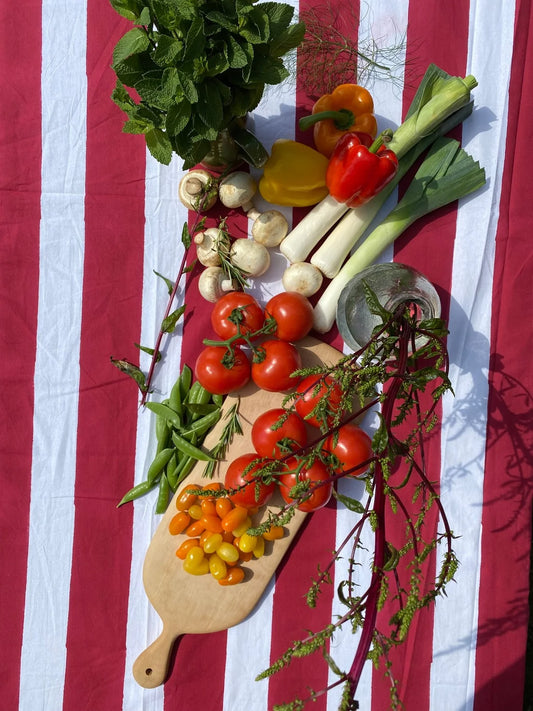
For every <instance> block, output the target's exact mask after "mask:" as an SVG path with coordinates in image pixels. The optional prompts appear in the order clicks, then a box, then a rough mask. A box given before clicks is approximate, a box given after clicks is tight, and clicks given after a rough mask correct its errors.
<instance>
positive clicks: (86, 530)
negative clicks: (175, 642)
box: [64, 2, 145, 711]
mask: <svg viewBox="0 0 533 711" xmlns="http://www.w3.org/2000/svg"><path fill="white" fill-rule="evenodd" d="M87 26H88V40H87V45H88V46H87V75H88V109H87V111H88V116H87V167H86V200H85V209H86V216H85V225H86V231H85V265H84V284H83V308H82V328H81V344H80V399H79V422H78V439H77V469H76V484H75V507H76V515H75V528H74V543H73V561H74V564H73V569H72V579H71V590H70V610H69V620H68V630H67V662H66V678H65V691H64V709H65V711H70V710H71V709H72V711H82V710H83V709H95V708H99V709H117V708H121V707H122V692H123V683H124V674H125V673H131V672H130V670H126V669H125V668H124V662H125V640H126V620H127V612H128V591H129V574H130V563H131V536H132V513H133V511H132V508H131V507H124V508H123V509H121V510H120V511H117V509H116V504H117V502H118V501H119V500H120V498H121V497H122V495H123V494H124V493H125V491H127V490H128V489H129V488H130V486H131V485H132V483H133V474H134V458H135V436H136V427H135V424H136V423H135V417H132V416H131V413H134V412H135V411H136V406H137V402H138V391H137V389H136V387H135V385H134V384H133V381H131V380H130V379H128V378H127V377H126V376H124V375H122V374H120V373H119V372H118V371H117V370H116V369H115V368H114V367H113V365H112V364H111V363H110V356H115V357H121V358H122V357H124V358H128V359H130V360H134V361H135V360H136V359H137V358H138V353H137V352H136V349H135V347H134V345H133V344H134V342H138V339H139V333H140V317H141V296H142V275H143V271H142V270H143V235H144V174H145V146H144V141H143V139H142V137H140V136H139V137H132V136H129V135H124V134H122V133H121V128H122V123H123V120H124V119H123V116H122V115H121V113H120V111H119V110H118V108H117V107H115V106H114V104H113V103H112V102H111V99H110V95H111V92H112V90H113V87H114V84H115V78H114V75H113V73H112V71H111V69H110V68H109V64H110V57H111V53H112V49H113V46H114V44H115V42H116V41H117V40H118V38H119V36H120V35H121V34H122V33H123V31H124V30H125V28H126V29H129V27H127V26H126V23H125V22H124V21H123V20H121V18H119V16H118V15H117V14H116V13H115V12H114V10H113V9H112V8H111V6H109V5H107V6H106V5H102V3H99V2H89V3H88V17H87ZM109 196H112V197H111V199H110V198H109ZM104 384H105V386H106V387H105V393H106V394H105V396H102V387H101V386H102V385H104ZM127 413H130V414H127ZM139 584H141V583H140V582H139ZM88 669H90V670H91V673H90V674H88V673H87V670H88Z"/></svg>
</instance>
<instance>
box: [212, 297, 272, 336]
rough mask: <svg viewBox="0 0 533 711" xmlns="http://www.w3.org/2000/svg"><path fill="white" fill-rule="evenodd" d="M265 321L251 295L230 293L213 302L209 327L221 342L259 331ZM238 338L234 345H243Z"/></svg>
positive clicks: (261, 310) (262, 313)
mask: <svg viewBox="0 0 533 711" xmlns="http://www.w3.org/2000/svg"><path fill="white" fill-rule="evenodd" d="M264 321H265V314H264V312H263V309H262V308H261V307H260V306H259V304H258V303H257V301H256V300H255V299H254V297H253V296H252V295H251V294H246V293H244V292H243V291H230V292H228V293H227V294H224V296H221V297H220V299H218V301H216V302H215V305H214V306H213V310H212V311H211V326H212V327H213V331H214V332H215V333H216V334H217V336H219V337H220V338H221V339H222V340H224V341H226V340H227V339H228V338H232V337H233V336H236V335H237V334H240V333H246V334H249V333H254V332H255V331H259V330H260V329H261V328H262V326H263V323H264ZM244 342H245V341H244V339H243V338H238V339H236V340H235V341H234V343H244Z"/></svg>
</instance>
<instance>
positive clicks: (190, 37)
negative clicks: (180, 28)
mask: <svg viewBox="0 0 533 711" xmlns="http://www.w3.org/2000/svg"><path fill="white" fill-rule="evenodd" d="M204 50H205V32H204V23H203V21H202V19H201V18H199V17H197V18H195V19H194V20H193V21H192V22H191V26H190V27H189V31H188V32H187V36H186V38H185V51H184V53H183V59H184V60H186V59H192V58H193V57H201V56H202V55H203V54H204Z"/></svg>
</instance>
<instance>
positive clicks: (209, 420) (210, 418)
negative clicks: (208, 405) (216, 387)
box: [180, 409, 222, 439]
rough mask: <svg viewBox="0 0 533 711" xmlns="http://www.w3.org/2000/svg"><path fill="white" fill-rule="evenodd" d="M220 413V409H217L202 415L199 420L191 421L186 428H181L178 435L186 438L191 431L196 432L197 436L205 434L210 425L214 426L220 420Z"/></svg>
mask: <svg viewBox="0 0 533 711" xmlns="http://www.w3.org/2000/svg"><path fill="white" fill-rule="evenodd" d="M221 414H222V411H221V410H219V409H217V410H213V411H212V412H209V413H208V414H207V415H204V416H203V417H201V418H200V419H199V420H195V421H194V422H192V423H191V425H190V426H189V427H188V428H187V429H183V430H181V432H180V435H181V436H182V437H185V438H186V439H188V438H189V436H190V435H191V434H193V433H194V434H196V435H197V436H198V437H201V436H202V435H205V434H206V432H208V431H209V430H210V429H211V427H214V426H215V425H216V423H217V422H218V421H219V420H220V416H221Z"/></svg>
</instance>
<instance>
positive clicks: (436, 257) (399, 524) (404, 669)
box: [372, 3, 469, 711]
mask: <svg viewBox="0 0 533 711" xmlns="http://www.w3.org/2000/svg"><path fill="white" fill-rule="evenodd" d="M428 12H431V16H430V17H428ZM468 19H469V17H468V4H467V3H462V4H459V3H455V4H454V5H453V6H451V7H450V5H446V6H445V5H433V6H432V7H431V8H429V7H428V6H427V5H425V6H424V7H422V6H421V5H420V4H419V3H410V4H409V17H408V35H407V55H406V67H407V68H408V69H407V70H406V77H405V88H404V96H403V102H404V114H405V112H406V111H407V108H408V107H409V104H410V103H411V100H412V98H413V95H414V91H415V90H416V88H417V86H418V84H419V82H420V80H421V78H422V75H423V73H424V71H425V70H426V68H427V66H428V65H429V64H430V63H435V64H436V65H437V66H439V67H441V68H442V69H444V70H445V71H447V72H448V73H449V74H452V75H460V76H461V75H464V73H465V67H466V52H467V46H468ZM421 37H422V38H423V41H422V42H421V41H420V38H421ZM455 227H456V206H455V205H453V206H450V207H448V208H444V209H442V210H441V211H439V212H438V213H433V214H431V215H429V216H428V217H427V218H423V219H421V220H419V221H417V222H416V223H415V224H414V225H413V226H412V227H411V228H410V229H408V230H407V231H406V232H405V233H404V234H403V235H402V236H401V237H400V238H399V239H398V240H397V242H396V243H395V245H394V260H395V261H396V262H403V263H405V264H408V265H410V266H412V267H414V268H416V269H418V270H420V271H421V272H422V273H423V274H425V275H426V276H427V278H428V279H429V280H430V281H431V282H432V283H433V284H434V285H435V286H436V288H437V290H438V292H439V295H440V297H441V302H442V314H443V317H444V318H447V316H448V312H449V302H450V296H449V294H450V290H451V274H452V261H453V244H454V238H455ZM424 244H426V245H427V247H426V248H424V247H423V246H422V247H421V245H424ZM426 404H429V403H426ZM439 434H440V428H436V429H435V430H433V432H432V436H431V437H430V438H427V440H426V445H425V454H426V461H427V469H428V472H429V473H430V477H429V478H430V479H431V480H435V479H436V478H438V473H439V472H440V438H439ZM402 498H403V500H404V502H406V503H407V504H409V501H410V492H408V491H404V492H402ZM436 513H437V512H436V509H434V510H433V512H432V515H431V516H430V517H429V518H426V525H427V526H428V528H427V532H428V533H430V532H431V530H433V531H435V530H436V525H437V517H436ZM388 526H389V528H388V534H387V536H388V537H389V536H391V538H392V541H393V542H394V540H397V541H398V542H399V543H400V545H401V544H402V543H403V541H405V538H404V523H403V519H401V518H400V517H398V516H390V517H389V519H388ZM423 570H424V576H425V579H426V580H427V581H431V580H432V579H433V578H434V574H435V564H434V561H433V559H432V557H431V556H430V559H429V560H428V561H427V563H426V565H425V566H424V568H423ZM405 581H406V582H408V576H406V577H405ZM429 588H430V586H427V589H429ZM393 609H394V608H393V607H391V606H389V605H387V606H386V607H385V610H384V612H383V614H382V615H381V617H380V618H379V620H378V625H379V626H383V628H384V630H386V629H387V626H386V622H387V619H388V617H389V614H390V613H391V612H392V610H393ZM432 627H433V608H430V609H428V610H424V611H423V612H421V613H420V614H419V615H418V616H416V617H415V618H414V620H413V623H412V626H411V630H410V632H409V634H408V637H407V639H406V641H405V642H404V643H403V644H402V645H401V646H400V647H398V648H397V649H395V650H393V651H392V653H391V655H390V661H391V662H392V673H393V676H394V678H395V679H396V680H397V681H398V685H399V695H400V698H401V699H402V701H403V703H404V704H405V707H406V708H408V709H410V708H413V709H414V708H416V709H417V711H423V709H424V708H427V707H428V705H429V688H430V669H431V659H432V635H431V630H432ZM389 704H390V687H389V683H388V681H387V680H385V679H384V676H383V669H382V667H380V669H378V670H377V671H374V673H373V685H372V708H373V709H376V710H377V709H380V710H381V709H383V708H387V707H388V705H389Z"/></svg>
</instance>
